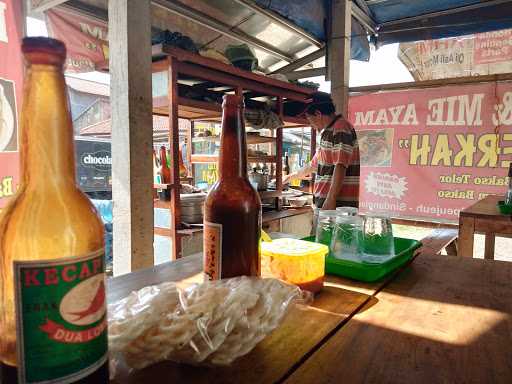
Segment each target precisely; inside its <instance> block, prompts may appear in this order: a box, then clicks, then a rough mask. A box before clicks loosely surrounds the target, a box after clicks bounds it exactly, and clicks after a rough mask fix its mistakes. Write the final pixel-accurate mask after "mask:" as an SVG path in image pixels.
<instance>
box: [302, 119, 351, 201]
mask: <svg viewBox="0 0 512 384" xmlns="http://www.w3.org/2000/svg"><path fill="white" fill-rule="evenodd" d="M311 164H312V166H313V168H316V177H315V186H314V190H313V194H314V197H315V204H316V206H317V207H322V206H323V204H324V202H325V199H326V197H327V195H328V193H329V190H330V189H331V185H332V177H333V173H334V168H335V166H336V165H337V164H341V165H343V167H345V168H346V173H345V178H344V179H343V185H342V187H341V190H340V193H339V194H338V196H337V198H336V205H337V206H338V207H340V206H354V207H357V206H358V205H359V174H360V173H359V144H358V141H357V135H356V131H355V130H354V127H352V125H351V124H350V123H349V122H348V121H346V120H345V119H344V118H342V117H341V116H336V118H335V119H334V121H333V122H332V123H331V124H330V125H329V126H327V127H326V128H325V129H324V130H323V131H322V133H321V136H320V145H319V147H318V149H317V151H316V154H315V156H314V158H313V160H312V163H311Z"/></svg>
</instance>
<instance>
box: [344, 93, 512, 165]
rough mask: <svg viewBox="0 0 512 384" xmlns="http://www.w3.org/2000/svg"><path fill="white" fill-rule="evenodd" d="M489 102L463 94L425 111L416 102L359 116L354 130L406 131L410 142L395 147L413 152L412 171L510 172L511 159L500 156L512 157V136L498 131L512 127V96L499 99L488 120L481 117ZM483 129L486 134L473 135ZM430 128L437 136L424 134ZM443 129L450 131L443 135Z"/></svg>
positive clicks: (480, 95)
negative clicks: (429, 168)
mask: <svg viewBox="0 0 512 384" xmlns="http://www.w3.org/2000/svg"><path fill="white" fill-rule="evenodd" d="M486 96H487V97H489V95H486V94H484V93H474V94H464V95H457V96H448V97H441V98H433V99H428V100H427V101H426V105H421V106H418V105H417V104H416V103H414V102H412V103H409V104H406V105H405V104H404V105H396V106H392V107H388V108H381V109H378V110H367V111H364V112H359V111H356V112H355V120H354V126H355V127H356V129H357V128H358V127H367V128H371V127H373V126H375V127H376V128H377V127H397V126H408V127H409V130H410V132H409V136H408V137H406V138H403V139H400V140H398V142H397V144H398V146H399V148H401V149H408V150H409V164H411V165H420V166H448V167H478V168H484V167H491V168H493V167H502V168H508V166H509V164H510V161H511V160H510V158H509V159H507V160H505V159H503V158H502V157H501V156H502V155H512V132H503V133H501V132H500V129H501V128H502V127H503V126H511V125H512V92H510V91H509V92H505V93H504V94H503V96H502V97H501V99H499V98H495V99H496V102H495V103H493V110H492V112H491V114H490V115H486V114H485V113H483V112H482V103H483V102H484V99H485V97H486ZM487 102H489V101H487ZM418 110H421V111H426V113H418ZM482 126H484V127H486V128H487V127H488V129H485V130H484V131H482V129H481V128H480V129H478V130H477V129H472V127H482ZM428 127H436V128H437V133H432V132H428V130H427V132H425V128H428ZM439 127H446V129H445V130H443V131H442V132H443V133H439ZM422 130H423V133H422V132H421V131H422ZM415 131H416V132H415ZM507 157H509V156H507Z"/></svg>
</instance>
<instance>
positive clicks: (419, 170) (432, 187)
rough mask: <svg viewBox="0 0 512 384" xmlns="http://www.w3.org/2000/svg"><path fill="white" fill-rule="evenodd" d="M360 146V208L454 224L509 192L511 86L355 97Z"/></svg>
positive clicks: (351, 104)
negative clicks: (478, 206)
mask: <svg viewBox="0 0 512 384" xmlns="http://www.w3.org/2000/svg"><path fill="white" fill-rule="evenodd" d="M349 111H350V112H349V115H350V120H351V121H352V123H353V124H354V127H355V129H356V131H357V133H358V137H359V142H360V147H361V163H362V167H361V208H362V210H369V209H373V210H378V211H388V212H390V213H392V215H393V216H396V217H403V218H427V219H435V220H439V219H443V220H448V221H456V220H457V219H458V214H459V212H460V210H461V209H463V208H465V207H467V206H469V205H471V204H473V203H474V202H475V201H477V200H479V199H481V198H483V197H485V196H486V195H487V194H504V193H505V191H506V189H507V185H508V177H507V171H508V167H509V164H510V161H511V160H512V128H511V127H512V83H510V82H504V83H498V84H496V83H486V84H475V85H461V86H447V87H441V88H430V89H418V90H404V91H393V92H381V93H375V94H365V95H359V96H353V97H351V98H350V102H349Z"/></svg>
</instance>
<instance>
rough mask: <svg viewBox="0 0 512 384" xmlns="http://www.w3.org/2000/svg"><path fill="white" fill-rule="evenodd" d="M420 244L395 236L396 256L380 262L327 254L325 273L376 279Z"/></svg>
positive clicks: (368, 279)
mask: <svg viewBox="0 0 512 384" xmlns="http://www.w3.org/2000/svg"><path fill="white" fill-rule="evenodd" d="M303 240H306V241H315V237H314V236H310V237H306V238H304V239H303ZM420 246H421V242H419V241H417V240H411V239H404V238H401V237H395V253H396V256H395V257H393V258H392V259H390V260H388V261H386V262H385V263H382V264H369V263H364V262H361V263H358V262H355V261H350V260H340V259H336V258H334V257H331V256H327V257H326V258H325V273H326V274H328V275H337V276H343V277H348V278H350V279H354V280H359V281H365V282H373V281H377V280H379V279H382V278H383V277H384V276H387V275H388V274H390V273H391V272H393V271H395V270H396V269H397V268H400V267H401V266H402V265H404V264H405V263H407V262H408V261H409V260H411V258H412V256H413V255H414V251H415V250H416V249H418V248H419V247H420Z"/></svg>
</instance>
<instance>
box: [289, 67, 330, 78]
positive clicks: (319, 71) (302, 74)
mask: <svg viewBox="0 0 512 384" xmlns="http://www.w3.org/2000/svg"><path fill="white" fill-rule="evenodd" d="M326 73H327V68H325V67H322V68H312V69H304V70H302V71H294V72H288V73H285V76H286V78H287V79H288V80H298V79H304V78H307V77H315V76H325V74H326Z"/></svg>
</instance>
